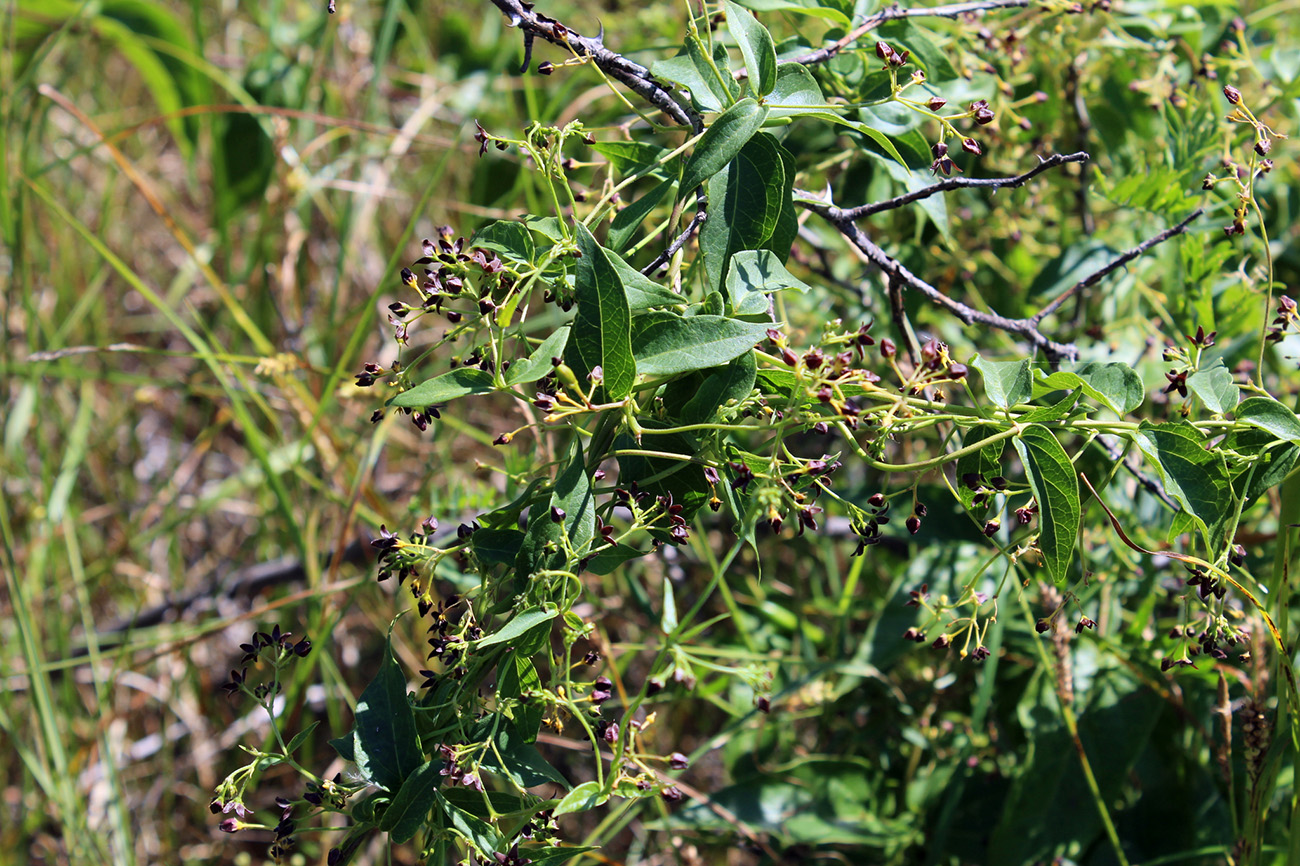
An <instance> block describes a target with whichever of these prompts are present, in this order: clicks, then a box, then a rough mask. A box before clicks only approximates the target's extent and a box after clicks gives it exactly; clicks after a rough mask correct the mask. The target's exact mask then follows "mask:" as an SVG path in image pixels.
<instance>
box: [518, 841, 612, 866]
mask: <svg viewBox="0 0 1300 866" xmlns="http://www.w3.org/2000/svg"><path fill="white" fill-rule="evenodd" d="M595 850H596V846H594V845H575V846H574V847H572V848H568V847H565V848H560V847H557V846H554V845H547V846H545V847H543V848H529V849H528V852H527V853H528V859H529V861H531V863H532V866H560V864H561V863H564V862H565V861H567V860H572V859H573V858H574V857H577V856H578V855H579V854H585V853H586V852H588V851H595Z"/></svg>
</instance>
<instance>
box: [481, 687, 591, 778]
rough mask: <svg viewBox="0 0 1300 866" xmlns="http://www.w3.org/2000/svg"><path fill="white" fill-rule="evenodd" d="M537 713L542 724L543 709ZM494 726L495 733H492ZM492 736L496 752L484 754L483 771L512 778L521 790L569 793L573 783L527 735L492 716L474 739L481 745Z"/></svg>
mask: <svg viewBox="0 0 1300 866" xmlns="http://www.w3.org/2000/svg"><path fill="white" fill-rule="evenodd" d="M534 676H536V675H535V674H534ZM536 710H537V713H538V720H539V722H540V719H541V707H540V706H538V707H537V708H536ZM494 725H495V727H496V731H495V733H493V732H492V727H493V726H494ZM489 734H491V736H492V743H493V745H494V746H495V749H488V750H487V751H485V752H484V753H483V757H482V764H483V769H485V770H487V771H488V772H490V773H495V774H497V775H500V776H508V777H510V779H511V781H513V782H514V783H515V784H516V785H518V786H519V787H521V788H534V787H536V786H538V785H546V784H555V785H559V786H560V787H561V788H563V789H565V790H568V788H569V787H570V786H569V780H568V779H566V778H564V776H562V775H561V774H560V771H559V770H557V769H555V768H554V767H552V766H551V765H550V764H549V763H547V761H546V759H545V758H543V757H542V753H541V752H539V751H537V747H536V746H533V745H531V744H530V743H528V742H526V741H525V739H524V735H523V734H522V733H520V732H519V731H518V730H516V726H515V725H514V724H512V723H510V722H508V721H505V720H503V719H500V718H497V719H493V718H492V717H490V716H489V717H487V718H484V719H482V720H481V721H480V722H479V723H478V724H477V725H475V727H474V730H473V732H472V736H473V738H474V739H476V740H478V741H480V742H481V741H483V740H486V739H488V736H489ZM498 755H499V756H500V758H499V759H498Z"/></svg>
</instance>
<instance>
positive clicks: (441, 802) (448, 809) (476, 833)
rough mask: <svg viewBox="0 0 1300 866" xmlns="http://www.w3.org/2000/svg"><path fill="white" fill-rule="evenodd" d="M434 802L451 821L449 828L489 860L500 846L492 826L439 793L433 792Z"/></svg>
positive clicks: (499, 839)
mask: <svg viewBox="0 0 1300 866" xmlns="http://www.w3.org/2000/svg"><path fill="white" fill-rule="evenodd" d="M433 796H434V800H435V801H436V802H437V804H438V807H439V808H440V809H442V811H443V814H445V815H446V816H447V817H448V818H449V819H450V821H451V828H452V829H453V830H455V831H456V833H458V834H459V835H460V836H461V837H462V838H464V839H465V841H466V842H469V843H470V844H471V845H473V846H474V848H475V849H476V850H477V851H478V853H479V854H481V855H482V856H483V857H484V858H485V859H487V860H491V859H492V854H493V852H494V851H496V850H497V848H498V847H499V846H500V845H501V837H500V836H498V835H497V833H496V831H495V830H493V829H492V826H491V825H490V824H488V823H487V822H485V821H481V820H479V819H478V818H475V817H474V816H473V815H471V814H470V813H468V812H466V811H465V810H464V809H462V808H460V807H459V806H456V805H455V804H453V803H452V802H451V801H449V800H448V799H447V798H446V797H444V796H443V795H442V793H441V792H439V791H434V794H433Z"/></svg>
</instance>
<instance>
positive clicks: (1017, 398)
mask: <svg viewBox="0 0 1300 866" xmlns="http://www.w3.org/2000/svg"><path fill="white" fill-rule="evenodd" d="M972 366H973V367H974V368H975V369H976V370H979V371H980V374H981V375H982V376H983V377H984V393H986V394H988V396H989V399H990V400H992V401H993V402H994V403H996V404H997V405H999V406H1001V407H1003V408H1004V409H1010V408H1011V407H1012V406H1017V405H1019V404H1021V403H1024V402H1025V401H1026V400H1028V399H1029V397H1030V395H1031V394H1033V392H1034V379H1033V375H1032V374H1031V373H1030V370H1029V360H1028V359H1027V358H1026V359H1025V360H1022V361H987V360H985V359H984V358H981V357H979V356H978V355H976V356H975V361H974V363H973V364H972ZM1076 498H1077V497H1076Z"/></svg>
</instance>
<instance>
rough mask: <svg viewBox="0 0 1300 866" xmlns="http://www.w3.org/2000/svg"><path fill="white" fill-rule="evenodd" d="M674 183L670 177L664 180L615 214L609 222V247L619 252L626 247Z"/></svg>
mask: <svg viewBox="0 0 1300 866" xmlns="http://www.w3.org/2000/svg"><path fill="white" fill-rule="evenodd" d="M676 183H677V181H676V180H671V179H670V180H666V181H664V182H663V183H661V184H659V185H658V186H656V187H654V188H653V189H651V190H650V191H649V192H647V193H645V194H644V195H642V196H641V197H640V198H638V199H637V200H636V201H634V202H632V203H631V204H630V205H628V206H627V207H625V208H623V209H622V210H621V211H619V212H618V213H617V214H615V215H614V219H613V221H611V222H610V224H609V247H610V249H612V250H614V251H615V252H620V253H621V252H623V250H625V249H627V248H628V246H630V245H631V243H632V238H634V237H636V230H637V229H638V228H639V227H640V226H641V223H643V222H645V218H646V217H648V216H649V215H650V212H651V211H653V210H654V209H655V208H657V207H658V206H659V204H660V202H662V201H663V200H664V199H665V198H666V197H667V195H668V193H669V192H671V191H672V188H673V186H674V185H675V184H676Z"/></svg>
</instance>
